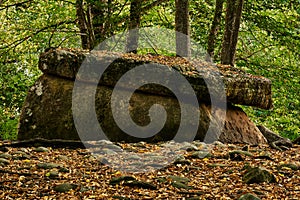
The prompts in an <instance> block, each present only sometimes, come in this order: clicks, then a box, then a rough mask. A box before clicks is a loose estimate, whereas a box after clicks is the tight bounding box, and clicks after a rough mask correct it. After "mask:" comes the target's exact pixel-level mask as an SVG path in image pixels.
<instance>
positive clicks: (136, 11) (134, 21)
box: [126, 0, 142, 53]
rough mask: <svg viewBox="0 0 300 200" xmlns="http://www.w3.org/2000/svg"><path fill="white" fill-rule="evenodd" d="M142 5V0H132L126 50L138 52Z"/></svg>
mask: <svg viewBox="0 0 300 200" xmlns="http://www.w3.org/2000/svg"><path fill="white" fill-rule="evenodd" d="M141 7H142V0H131V4H130V22H129V26H128V30H129V33H128V36H127V44H126V52H132V53H137V49H138V41H139V29H138V28H139V27H140V23H141Z"/></svg>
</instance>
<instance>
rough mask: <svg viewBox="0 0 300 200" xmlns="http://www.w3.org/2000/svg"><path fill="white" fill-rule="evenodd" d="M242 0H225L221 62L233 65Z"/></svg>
mask: <svg viewBox="0 0 300 200" xmlns="http://www.w3.org/2000/svg"><path fill="white" fill-rule="evenodd" d="M243 4H244V0H227V10H226V19H225V31H224V37H223V44H222V53H221V63H222V64H226V65H232V66H233V65H234V62H235V54H236V46H237V40H238V33H239V28H240V21H241V17H242V10H243Z"/></svg>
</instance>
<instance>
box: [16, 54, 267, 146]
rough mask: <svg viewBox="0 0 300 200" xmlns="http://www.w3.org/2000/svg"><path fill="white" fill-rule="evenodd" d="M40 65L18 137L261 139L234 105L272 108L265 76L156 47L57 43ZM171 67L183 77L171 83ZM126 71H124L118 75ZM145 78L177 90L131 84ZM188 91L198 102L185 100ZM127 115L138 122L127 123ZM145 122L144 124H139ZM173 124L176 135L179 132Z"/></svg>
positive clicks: (252, 141) (255, 141) (257, 141)
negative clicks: (127, 49)
mask: <svg viewBox="0 0 300 200" xmlns="http://www.w3.org/2000/svg"><path fill="white" fill-rule="evenodd" d="M83 66H84V67H83ZM138 66H142V67H140V68H139V71H138V70H136V71H134V73H131V74H130V72H132V70H134V69H136V68H137V67H138ZM143 67H144V68H143ZM101 68H102V69H101ZM104 68H105V70H104ZM39 69H40V70H41V71H42V72H43V74H42V75H41V76H40V77H39V78H38V79H37V80H36V82H35V83H34V85H33V86H32V87H31V88H30V89H29V91H28V94H27V97H26V99H25V102H24V105H23V108H22V112H21V116H20V121H19V127H18V139H19V140H27V139H32V138H45V139H62V140H89V141H90V140H101V139H109V140H110V141H114V142H118V141H124V142H138V141H146V142H158V141H168V140H173V139H174V138H177V139H179V140H181V139H184V137H185V136H187V139H188V140H190V139H191V138H192V140H200V141H210V142H212V141H215V140H218V141H220V142H222V143H246V144H264V143H266V142H267V141H266V138H264V136H263V135H262V133H261V132H260V131H259V129H258V128H257V127H256V125H255V124H254V123H253V122H252V121H251V120H250V119H249V118H248V116H247V115H246V113H245V112H244V111H243V110H242V108H241V107H238V105H246V106H253V107H257V108H260V109H271V108H272V94H271V81H270V80H268V79H266V78H264V77H261V76H254V75H251V74H248V73H245V72H244V71H242V70H239V69H237V68H234V67H231V66H228V65H220V64H217V65H213V64H212V63H208V62H204V61H193V62H191V61H187V59H185V58H180V57H170V56H162V55H152V54H146V55H136V54H131V53H126V54H121V53H113V52H103V51H91V52H89V51H85V50H80V49H64V48H58V49H50V50H49V51H47V52H44V53H42V54H41V55H40V58H39ZM151 70H152V71H151ZM168 71H170V73H171V75H170V73H168ZM160 72H161V73H160ZM175 72H176V73H175ZM155 73H156V74H157V75H155V76H153V74H155ZM164 73H165V74H164ZM172 73H173V74H179V75H181V76H182V77H184V78H185V80H187V81H188V82H187V83H189V84H188V85H187V86H186V85H184V84H180V83H179V82H180V81H179V80H178V81H175V82H174V83H170V84H169V83H168V80H173V78H174V77H173V78H172V77H171V76H172ZM125 74H127V76H126V78H127V79H123V81H120V80H121V79H122V78H123V77H124V75H125ZM168 74H169V75H170V77H169V75H168ZM148 78H149V79H151V78H152V79H155V78H156V79H158V80H159V81H160V82H163V83H166V84H169V85H176V84H178V85H177V86H175V87H174V88H175V90H176V91H172V88H171V89H170V88H168V87H167V86H164V85H160V84H159V83H153V84H151V80H150V82H144V85H138V84H136V82H139V83H143V80H144V79H148ZM220 80H221V81H220ZM173 81H174V80H173ZM152 82H153V81H152ZM182 83H185V82H182ZM137 86H138V87H137ZM135 87H137V88H135ZM189 87H191V88H192V89H193V91H194V93H191V92H190V90H189V89H190V88H189ZM176 88H177V89H176ZM132 91H134V92H132ZM178 93H179V96H181V99H178V97H177V94H178ZM118 95H119V96H118ZM193 95H194V96H195V97H196V100H197V102H196V103H197V104H196V105H195V104H193V103H191V102H192V101H193V99H195V98H194V97H193ZM126 97H127V98H128V97H130V98H129V99H128V101H127V100H126V101H125V100H123V98H124V99H125V98H126ZM190 101H191V102H190ZM153 105H155V106H154V107H155V108H153ZM157 105H160V106H157ZM158 108H160V109H158ZM161 108H163V109H161ZM183 108H187V110H186V111H183V110H182V109H183ZM120 110H122V113H121V111H120ZM124 110H125V111H127V114H123V111H124ZM162 110H163V111H162ZM184 112H185V113H184ZM95 119H96V120H95ZM95 122H96V123H95ZM132 123H135V125H136V126H137V127H140V129H139V128H136V127H135V126H134V128H132V127H133V126H132V125H131V124H132ZM151 123H152V124H151ZM155 123H157V125H156V124H155ZM161 123H162V124H163V125H162V126H161ZM182 124H183V125H182ZM147 126H148V128H149V129H147V130H146V129H143V127H147ZM151 126H152V129H151ZM193 127H194V128H193ZM195 127H196V128H195ZM158 128H159V130H156V129H158ZM99 130H100V132H101V133H104V137H103V134H100V135H99ZM149 130H150V132H149ZM151 130H152V132H153V133H152V132H151ZM130 131H131V132H132V133H130ZM147 131H148V132H147ZM179 131H181V133H180V134H181V136H180V137H179V136H178V137H177V134H178V132H179ZM147 134H148V135H147ZM139 136H140V137H139Z"/></svg>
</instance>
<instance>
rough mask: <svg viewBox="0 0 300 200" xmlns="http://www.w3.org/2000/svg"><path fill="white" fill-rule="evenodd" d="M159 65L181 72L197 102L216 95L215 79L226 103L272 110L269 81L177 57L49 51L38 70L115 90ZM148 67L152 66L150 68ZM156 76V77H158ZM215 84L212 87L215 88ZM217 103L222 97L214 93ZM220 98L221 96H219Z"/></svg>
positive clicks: (158, 90) (161, 91)
mask: <svg viewBox="0 0 300 200" xmlns="http://www.w3.org/2000/svg"><path fill="white" fill-rule="evenodd" d="M83 62H85V63H84V64H85V66H89V67H86V71H87V73H85V74H81V75H80V76H77V77H76V75H77V72H78V70H79V68H80V67H81V66H82V63H83ZM151 63H152V64H154V63H155V64H161V65H165V66H166V67H169V68H170V69H172V70H176V71H178V72H180V74H182V75H183V76H184V77H185V78H186V79H187V80H188V81H189V83H190V84H191V86H192V88H193V89H194V91H195V93H196V95H197V98H198V100H199V101H202V102H206V103H210V99H211V96H210V95H214V93H213V92H212V91H214V88H216V90H215V91H218V88H219V87H220V86H219V84H220V83H219V82H218V81H215V80H216V79H222V81H223V82H224V85H225V91H224V95H225V96H226V99H227V101H228V102H229V103H233V104H239V105H247V106H255V107H258V108H262V109H271V108H272V106H273V105H272V92H271V81H270V80H269V79H266V78H264V77H261V76H254V75H251V74H248V73H245V72H244V71H242V70H239V69H237V68H234V67H231V66H228V65H216V66H214V65H213V64H212V63H207V62H202V61H198V60H197V61H196V60H195V61H194V60H192V61H188V60H186V59H185V58H180V57H168V56H158V55H157V56H156V55H150V54H149V55H136V54H120V53H113V52H104V51H91V52H88V51H83V50H74V49H72V50H71V49H52V50H50V51H48V52H45V53H43V54H41V56H40V60H39V68H40V69H41V70H42V71H43V73H45V74H50V75H55V76H59V77H63V78H67V79H71V80H74V79H75V78H77V79H78V80H82V81H86V82H93V83H95V82H96V83H98V82H99V85H106V86H110V87H114V86H115V85H116V83H117V82H118V81H119V79H120V78H121V77H122V76H123V75H124V74H125V73H126V72H128V71H130V70H132V69H134V68H135V67H136V66H140V65H143V64H151ZM106 65H109V68H108V69H107V70H106V71H105V72H104V73H103V74H102V77H101V79H100V81H99V80H98V76H97V72H98V69H99V68H101V67H104V66H106ZM149 67H151V66H149ZM158 75H159V74H158ZM206 80H210V82H209V84H210V88H212V89H211V90H210V93H209V92H208V88H207V85H206V84H207V81H206ZM134 82H135V79H134V77H133V78H132V80H129V81H128V82H127V83H126V84H125V85H122V86H123V87H124V88H130V87H131V86H132V85H134V84H133V83H134ZM214 84H215V85H214ZM139 90H140V91H143V92H146V93H151V94H157V95H167V96H173V93H172V92H171V91H169V90H168V89H166V88H163V87H160V86H158V85H154V84H148V85H145V86H143V87H141V88H139ZM215 95H216V96H217V97H216V98H220V99H224V98H225V96H222V95H223V94H220V93H219V92H216V94H215ZM219 95H220V96H219Z"/></svg>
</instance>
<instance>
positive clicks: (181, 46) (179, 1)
mask: <svg viewBox="0 0 300 200" xmlns="http://www.w3.org/2000/svg"><path fill="white" fill-rule="evenodd" d="M175 8H176V13H175V31H176V54H177V55H180V56H183V57H190V56H191V46H190V20H189V0H176V1H175Z"/></svg>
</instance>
